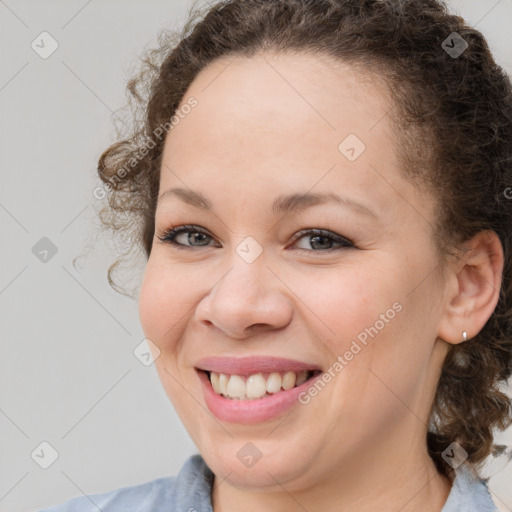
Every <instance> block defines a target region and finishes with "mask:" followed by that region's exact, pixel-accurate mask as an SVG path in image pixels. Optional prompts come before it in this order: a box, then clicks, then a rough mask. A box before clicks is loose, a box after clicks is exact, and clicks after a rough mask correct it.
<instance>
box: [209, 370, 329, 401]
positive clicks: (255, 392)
mask: <svg viewBox="0 0 512 512" xmlns="http://www.w3.org/2000/svg"><path fill="white" fill-rule="evenodd" d="M199 371H201V372H202V373H204V374H206V375H207V377H208V380H209V382H210V384H211V386H212V388H213V391H214V392H215V394H217V395H219V396H222V397H224V398H228V399H231V400H260V399H263V398H267V397H270V396H273V395H277V394H279V393H282V392H284V391H288V390H290V389H293V388H296V387H299V386H301V385H302V384H304V383H305V382H307V381H308V380H310V379H312V378H313V377H316V376H317V375H318V374H320V373H322V371H321V370H301V371H297V372H295V371H283V372H265V373H263V372H258V373H254V374H251V375H236V374H227V373H220V372H213V371H205V370H199Z"/></svg>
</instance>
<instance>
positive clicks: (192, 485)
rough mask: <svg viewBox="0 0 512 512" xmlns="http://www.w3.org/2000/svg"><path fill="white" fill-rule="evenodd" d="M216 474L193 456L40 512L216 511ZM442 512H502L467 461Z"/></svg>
mask: <svg viewBox="0 0 512 512" xmlns="http://www.w3.org/2000/svg"><path fill="white" fill-rule="evenodd" d="M212 483H213V473H212V471H211V470H210V468H208V466H207V465H206V463H205V462H204V460H203V458H202V457H201V456H200V455H199V454H196V455H192V456H191V457H190V458H189V459H187V461H186V462H185V464H184V465H183V467H182V468H181V470H180V472H179V473H178V475H177V476H166V477H162V478H158V479H156V480H152V481H150V482H146V483H143V484H139V485H134V486H131V487H122V488H119V489H116V490H114V491H110V492H108V493H105V494H93V495H90V496H78V497H76V498H72V499H70V500H68V501H66V502H64V503H61V504H60V505H56V506H54V507H50V508H46V509H43V510H40V511H38V512H212V502H211V489H212ZM441 512H498V509H497V508H496V506H495V505H494V503H493V501H492V499H491V495H490V493H489V490H488V488H487V484H486V483H485V482H484V481H483V480H481V479H480V478H479V477H478V475H477V473H476V472H475V470H474V469H473V467H472V466H471V465H470V464H469V463H467V462H465V463H463V464H461V465H460V466H459V467H458V468H457V469H456V470H455V479H454V481H453V485H452V488H451V491H450V494H449V496H448V499H447V501H446V503H445V505H444V507H443V509H442V511H441Z"/></svg>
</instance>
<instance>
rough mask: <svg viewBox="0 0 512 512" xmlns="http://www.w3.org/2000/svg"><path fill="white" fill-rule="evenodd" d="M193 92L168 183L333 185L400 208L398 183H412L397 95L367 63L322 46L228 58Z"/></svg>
mask: <svg viewBox="0 0 512 512" xmlns="http://www.w3.org/2000/svg"><path fill="white" fill-rule="evenodd" d="M190 97H194V98H195V99H196V100H197V106H196V107H195V108H194V109H192V110H191V111H190V113H188V114H187V115H184V116H182V118H181V119H180V122H179V123H178V124H177V125H176V126H175V127H174V128H173V129H172V130H171V132H170V133H169V135H168V136H167V140H166V143H165V148H164V158H163V162H164V165H163V167H162V178H161V188H164V187H168V186H172V185H178V184H179V185H183V183H180V179H179V178H178V177H181V178H183V179H186V185H187V186H190V187H191V188H193V189H195V190H197V189H203V190H204V189H205V186H207V187H210V188H211V187H219V185H220V184H222V186H223V187H234V188H233V189H234V190H235V189H236V190H237V191H242V190H245V191H246V192H247V193H250V192H256V190H255V186H256V187H260V188H264V189H265V190H267V191H275V194H274V195H277V194H278V193H279V191H281V189H287V190H288V191H290V192H293V190H291V188H292V189H293V188H296V189H297V190H310V189H311V188H313V187H314V190H313V191H317V190H318V191H320V190H321V191H327V190H332V189H333V188H334V189H339V190H340V191H343V192H345V191H346V192H348V193H349V194H351V195H352V197H354V199H356V200H357V197H358V196H362V195H364V196H365V197H366V198H367V199H368V198H369V199H370V201H371V202H372V204H374V205H376V207H377V209H380V210H381V211H383V210H385V209H386V208H387V209H389V208H391V209H392V210H393V209H396V207H397V202H396V194H397V191H398V193H400V191H401V193H402V194H406V195H408V194H409V192H410V191H408V190H406V189H407V188H408V183H406V182H405V181H403V180H402V179H401V176H400V173H399V171H398V164H397V157H396V156H397V153H396V151H397V145H396V142H395V139H394V136H393V132H392V129H391V125H390V122H391V121H390V119H389V116H387V115H386V114H387V113H388V112H389V111H390V109H391V100H390V97H389V94H388V93H387V90H386V88H385V87H384V86H383V85H382V83H381V82H380V81H379V82H377V81H376V80H375V79H374V78H373V75H371V74H365V73H363V72H362V71H361V69H360V68H357V69H356V68H354V67H353V66H352V65H349V64H347V63H342V62H336V61H334V59H332V58H330V57H327V56H324V55H314V54H296V53H287V54H281V55H276V54H268V53H266V54H265V53H261V54H258V55H255V56H253V57H250V58H245V57H231V56H230V57H223V58H221V59H219V60H217V61H214V62H213V63H211V64H210V65H209V66H207V67H206V68H204V69H203V70H202V71H201V72H200V73H199V74H198V76H197V77H196V79H195V80H194V81H193V82H192V84H191V86H190V87H189V89H188V91H187V92H186V93H185V95H184V98H183V100H182V105H183V104H185V103H186V102H187V100H188V99H189V98H190ZM178 111H179V109H178ZM347 140H348V141H349V143H350V144H349V143H345V141H347ZM354 142H355V143H356V147H355V149H356V151H357V152H359V151H362V150H363V149H364V150H363V151H362V153H361V154H360V156H359V157H358V158H357V159H355V160H351V159H349V158H347V154H346V152H344V151H345V150H346V146H347V144H348V145H349V146H350V145H352V146H353V145H354ZM340 148H341V149H340ZM349 149H350V148H349ZM349 156H350V155H349ZM165 168H167V170H173V171H175V172H166V169H165ZM379 176H384V177H385V179H386V180H387V181H388V182H389V183H390V184H391V185H392V186H390V185H388V186H386V185H385V183H384V181H383V178H382V177H379ZM402 189H403V190H402Z"/></svg>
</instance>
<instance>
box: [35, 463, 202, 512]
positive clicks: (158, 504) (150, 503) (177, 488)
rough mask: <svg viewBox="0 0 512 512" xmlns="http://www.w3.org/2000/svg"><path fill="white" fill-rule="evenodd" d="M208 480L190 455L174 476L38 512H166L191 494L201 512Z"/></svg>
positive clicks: (73, 499) (76, 500)
mask: <svg viewBox="0 0 512 512" xmlns="http://www.w3.org/2000/svg"><path fill="white" fill-rule="evenodd" d="M211 481H212V474H211V472H210V470H209V468H208V467H207V466H206V464H205V463H204V460H203V459H202V458H201V457H200V456H199V455H193V456H192V457H190V458H189V459H187V461H186V462H185V464H184V465H183V467H182V468H181V470H180V472H179V474H178V475H177V476H166V477H162V478H157V479H155V480H151V481H150V482H145V483H142V484H138V485H134V486H130V487H120V488H118V489H115V490H113V491H110V492H107V493H103V494H91V495H83V496H77V497H75V498H71V499H70V500H68V501H65V502H63V503H60V504H58V505H55V506H52V507H49V508H45V509H41V510H39V511H38V512H98V510H101V511H102V512H150V511H151V512H157V511H160V510H162V511H163V510H170V509H169V506H174V507H176V508H178V506H179V504H180V502H182V501H183V498H184V497H187V496H188V499H190V492H191V491H193V494H194V499H195V501H196V502H197V505H198V510H202V509H204V505H206V506H208V503H209V501H210V499H211V498H210V489H211V486H210V485H211ZM191 505H192V506H193V505H194V504H193V503H191ZM199 506H200V507H201V508H199ZM205 510H207V508H206V509H205Z"/></svg>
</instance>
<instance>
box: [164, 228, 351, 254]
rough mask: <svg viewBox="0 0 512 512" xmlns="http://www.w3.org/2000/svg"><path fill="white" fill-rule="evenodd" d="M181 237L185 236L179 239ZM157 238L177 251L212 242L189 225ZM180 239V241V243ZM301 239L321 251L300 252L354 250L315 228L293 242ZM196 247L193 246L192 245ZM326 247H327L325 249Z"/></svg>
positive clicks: (205, 245) (169, 231) (337, 237)
mask: <svg viewBox="0 0 512 512" xmlns="http://www.w3.org/2000/svg"><path fill="white" fill-rule="evenodd" d="M181 235H186V236H183V237H181ZM156 236H157V238H158V239H159V240H160V241H161V242H163V243H169V244H172V245H174V246H175V247H176V248H177V249H192V248H193V247H208V246H209V244H208V241H209V239H210V240H213V238H212V237H211V236H210V235H209V234H208V233H206V232H205V231H203V230H202V229H200V228H198V226H194V225H191V224H185V225H183V226H176V227H173V228H170V229H167V230H164V231H163V232H161V233H158V234H157V235H156ZM180 237H181V238H182V240H181V241H180ZM302 238H306V239H307V238H309V239H310V241H309V242H308V243H309V244H311V246H316V247H317V248H318V247H319V248H320V249H321V250H311V249H303V248H299V249H298V250H299V251H301V252H308V253H311V252H327V251H332V250H335V249H336V248H334V249H333V247H332V245H333V244H339V245H340V247H338V249H350V248H355V245H354V243H353V242H351V241H350V240H349V239H348V238H345V237H343V236H340V235H338V234H336V233H333V232H332V231H328V230H325V229H315V228H308V229H303V230H301V231H299V232H298V233H297V235H296V236H295V238H294V240H295V241H297V240H300V239H302ZM185 240H186V241H187V243H188V244H190V245H188V244H187V243H183V242H184V241H185ZM196 243H197V244H198V245H194V244H196ZM326 245H327V246H328V247H326Z"/></svg>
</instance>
